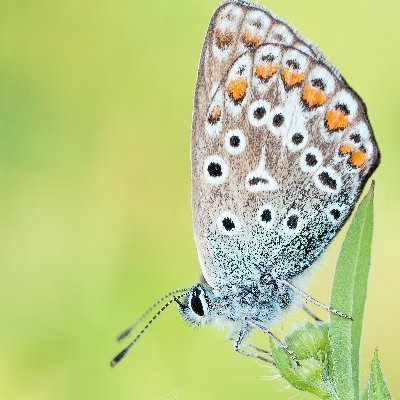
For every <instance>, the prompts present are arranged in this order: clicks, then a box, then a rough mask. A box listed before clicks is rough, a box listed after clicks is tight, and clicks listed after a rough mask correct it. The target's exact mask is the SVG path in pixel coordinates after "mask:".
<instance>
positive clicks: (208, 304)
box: [111, 0, 380, 365]
mask: <svg viewBox="0 0 400 400" xmlns="http://www.w3.org/2000/svg"><path fill="white" fill-rule="evenodd" d="M379 159H380V155H379V150H378V147H377V144H376V141H375V139H374V135H373V132H372V129H371V125H370V123H369V120H368V117H367V112H366V108H365V105H364V103H363V102H362V100H361V99H360V97H359V96H358V95H357V94H356V93H355V92H354V90H353V89H351V88H350V87H349V85H348V84H347V83H346V81H345V80H344V79H343V77H342V76H341V75H340V73H339V71H338V70H337V69H336V68H335V67H334V66H333V65H332V64H331V63H330V62H329V61H328V60H327V59H326V58H325V57H324V56H323V55H322V53H321V51H320V50H319V49H318V48H317V47H316V46H315V45H313V44H311V43H309V42H308V41H307V40H306V39H304V38H303V37H302V36H301V35H300V34H299V33H298V32H297V31H296V30H295V29H294V28H293V27H291V26H290V25H289V24H288V23H287V22H285V21H284V20H282V19H280V18H278V17H276V16H275V15H273V14H272V13H271V12H270V11H268V10H267V9H265V8H263V7H261V6H258V5H254V4H251V3H247V2H244V1H241V0H228V1H226V2H224V3H222V4H221V5H220V6H219V7H218V8H217V10H216V11H215V12H214V14H213V16H212V18H211V22H210V24H209V27H208V30H207V34H206V38H205V41H204V45H203V49H202V52H201V59H200V66H199V70H198V77H197V84H196V91H195V99H194V111H193V123H192V141H191V161H192V211H193V229H194V234H195V240H196V244H197V250H198V255H199V260H200V265H201V269H202V273H203V278H202V279H201V282H199V283H196V284H195V285H194V286H192V287H191V288H189V289H177V290H175V291H173V292H171V293H168V294H167V295H166V296H164V297H163V298H161V299H160V300H159V301H158V302H157V303H156V304H155V305H153V306H152V307H151V308H150V309H149V310H148V311H146V313H145V314H144V315H143V316H142V317H141V318H140V319H139V321H137V322H136V323H135V324H134V325H133V326H131V327H130V328H128V329H127V330H126V331H124V332H123V333H122V334H121V335H120V336H119V338H120V339H121V338H123V337H125V336H127V335H128V334H129V333H130V332H131V331H132V330H133V329H134V328H136V326H137V325H138V323H139V322H141V321H142V320H143V319H144V317H145V316H146V315H147V314H148V313H149V312H150V311H151V310H152V309H153V308H154V307H156V306H157V305H158V304H160V303H161V302H163V301H165V300H166V299H167V298H170V300H168V302H167V303H165V304H164V305H163V306H162V308H161V309H160V310H159V311H158V312H157V313H156V314H155V315H154V316H153V317H152V318H151V319H150V321H149V322H148V323H147V324H146V325H145V326H144V328H143V329H142V330H141V331H140V332H139V334H138V335H137V336H136V338H135V339H134V340H133V341H132V342H131V343H130V344H129V345H128V346H127V347H126V348H125V349H124V350H122V351H121V352H120V353H119V354H118V355H117V356H116V357H115V358H114V359H113V360H112V362H111V365H115V364H116V363H117V362H118V361H119V360H121V358H122V357H124V356H125V354H126V353H127V352H128V351H129V349H130V348H131V347H132V346H133V344H134V343H135V342H136V341H137V340H138V339H139V337H140V336H141V335H142V334H143V333H144V331H145V330H146V329H147V327H148V326H149V325H150V324H151V323H152V322H153V321H154V320H155V319H156V318H157V317H158V315H159V314H160V313H161V312H162V311H163V310H164V309H165V308H166V307H168V306H169V305H170V304H172V303H174V302H176V303H178V305H179V310H180V312H181V314H182V316H183V317H184V318H185V319H186V320H187V321H188V322H190V323H192V324H197V325H204V324H220V323H225V322H230V323H232V324H233V326H234V329H233V332H232V335H230V338H231V340H232V341H233V342H234V348H235V350H236V351H238V352H240V353H242V354H245V355H248V356H252V357H257V358H259V359H262V360H265V361H268V359H266V358H265V357H264V356H263V355H261V354H260V351H259V349H257V348H255V347H254V346H251V345H250V347H253V350H254V352H253V353H252V352H248V351H247V350H243V348H242V345H243V344H244V340H245V337H246V335H247V334H248V333H249V331H251V330H252V329H254V328H259V329H261V330H263V331H264V332H266V333H268V334H269V335H271V336H273V337H274V338H275V339H276V340H279V339H278V338H277V337H276V336H275V335H274V334H273V333H272V332H271V331H270V330H269V329H268V326H269V325H270V324H271V323H272V322H273V321H275V320H277V319H278V318H280V317H281V315H282V313H283V312H284V310H286V309H288V308H289V307H290V306H291V304H292V303H293V298H294V296H295V294H300V295H302V296H303V297H305V298H307V299H309V300H311V301H314V302H316V303H318V302H317V301H316V300H314V299H312V298H311V297H310V296H308V295H307V294H305V293H304V292H302V291H301V290H300V289H298V288H297V286H296V285H295V283H296V280H297V279H298V278H301V276H302V274H303V272H304V271H305V270H307V269H308V268H309V267H310V266H312V265H313V264H314V263H315V261H316V260H317V259H318V257H319V256H320V255H321V253H322V252H323V251H324V250H325V248H326V247H327V246H328V244H329V243H330V241H331V240H332V238H333V237H334V236H335V235H336V233H337V232H338V231H339V230H340V228H341V227H342V226H343V224H344V222H345V221H346V219H347V218H348V217H349V215H350V213H351V212H352V210H353V208H354V206H355V204H356V202H357V200H358V198H359V196H360V194H361V191H362V189H363V187H364V185H365V183H366V181H367V179H368V178H369V176H370V175H371V174H372V172H373V171H374V170H375V169H376V167H377V166H378V164H379ZM171 297H172V298H171ZM318 304H319V305H321V304H320V303H318ZM322 306H323V305H322ZM325 308H328V309H329V310H330V311H331V312H334V313H337V314H339V315H342V316H343V317H346V315H344V314H342V313H340V311H337V310H333V309H330V308H329V307H327V306H325ZM247 346H249V345H247ZM286 349H287V351H288V352H289V353H290V355H291V356H292V359H293V361H295V362H297V360H296V358H295V356H294V354H293V352H292V351H291V350H290V349H289V348H286Z"/></svg>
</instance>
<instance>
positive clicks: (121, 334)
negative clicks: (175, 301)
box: [116, 288, 189, 342]
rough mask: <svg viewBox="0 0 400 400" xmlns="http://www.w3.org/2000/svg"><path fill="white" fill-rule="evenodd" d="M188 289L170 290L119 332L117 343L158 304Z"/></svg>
mask: <svg viewBox="0 0 400 400" xmlns="http://www.w3.org/2000/svg"><path fill="white" fill-rule="evenodd" d="M188 290H189V288H185V289H175V290H172V291H171V292H169V293H167V294H166V295H164V296H163V297H161V298H160V299H158V300H157V301H156V302H155V303H154V304H153V305H152V306H151V307H149V308H148V309H147V310H146V311H145V312H144V313H143V314H142V315H141V316H140V317H139V318H138V319H137V320H136V321H135V322H134V323H133V324H132V325H131V326H130V327H129V328H126V329H125V330H124V331H123V332H121V333H120V334H119V335H118V336H117V337H116V340H117V342H120V341H121V340H122V339H125V338H126V337H127V336H128V335H130V333H131V332H132V331H133V330H134V329H135V328H136V327H137V326H138V325H139V324H140V323H141V322H142V321H143V320H144V319H145V318H146V317H147V315H148V314H150V312H151V311H153V310H154V309H155V308H156V307H157V306H158V305H159V304H160V303H162V302H163V301H165V300H166V299H168V298H169V297H171V296H172V295H174V294H176V293H181V292H187V291H188Z"/></svg>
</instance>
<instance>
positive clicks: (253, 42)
mask: <svg viewBox="0 0 400 400" xmlns="http://www.w3.org/2000/svg"><path fill="white" fill-rule="evenodd" d="M242 41H243V43H244V44H245V45H246V46H247V47H251V48H253V47H256V46H258V45H259V44H260V42H261V38H260V37H258V36H256V35H253V33H251V31H250V30H249V29H246V30H245V31H244V32H243V34H242Z"/></svg>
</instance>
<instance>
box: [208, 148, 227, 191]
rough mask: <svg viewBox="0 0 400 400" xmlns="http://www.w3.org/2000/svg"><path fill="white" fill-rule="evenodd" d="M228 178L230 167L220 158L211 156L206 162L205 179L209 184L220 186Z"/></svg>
mask: <svg viewBox="0 0 400 400" xmlns="http://www.w3.org/2000/svg"><path fill="white" fill-rule="evenodd" d="M227 176H228V167H227V165H226V163H225V161H224V160H223V158H222V157H220V156H216V155H215V156H210V157H207V158H206V159H205V161H204V177H205V179H206V181H207V182H208V183H211V184H212V185H218V184H221V183H223V182H224V181H225V179H226V177H227Z"/></svg>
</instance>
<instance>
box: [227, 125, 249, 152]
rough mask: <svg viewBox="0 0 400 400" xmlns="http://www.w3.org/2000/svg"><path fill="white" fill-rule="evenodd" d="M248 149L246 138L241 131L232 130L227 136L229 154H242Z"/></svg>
mask: <svg viewBox="0 0 400 400" xmlns="http://www.w3.org/2000/svg"><path fill="white" fill-rule="evenodd" d="M245 147H246V137H245V136H244V134H243V132H242V131H241V130H240V129H231V130H230V131H228V132H226V135H225V148H226V150H227V151H228V153H229V154H232V155H237V154H240V153H241V152H242V151H243V150H244V148H245Z"/></svg>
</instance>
